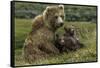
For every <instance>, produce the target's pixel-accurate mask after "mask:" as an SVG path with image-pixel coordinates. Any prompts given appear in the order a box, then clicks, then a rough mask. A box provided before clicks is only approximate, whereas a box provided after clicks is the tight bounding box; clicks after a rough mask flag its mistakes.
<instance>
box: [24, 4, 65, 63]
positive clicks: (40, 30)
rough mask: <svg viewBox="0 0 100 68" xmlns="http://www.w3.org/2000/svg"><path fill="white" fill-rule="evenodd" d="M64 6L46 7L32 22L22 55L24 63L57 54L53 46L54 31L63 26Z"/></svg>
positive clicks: (57, 51)
mask: <svg viewBox="0 0 100 68" xmlns="http://www.w3.org/2000/svg"><path fill="white" fill-rule="evenodd" d="M64 17H65V16H64V6H63V5H55V6H48V7H47V8H46V9H45V10H44V12H43V13H42V14H40V15H38V16H36V17H35V18H34V20H33V24H32V30H31V32H30V33H29V35H28V36H27V38H26V39H25V43H24V47H23V55H24V58H25V60H26V61H28V62H29V63H33V62H34V61H35V60H38V59H42V58H46V57H48V56H50V55H55V54H58V53H59V50H58V49H57V48H56V47H55V45H54V41H55V40H54V34H55V31H56V30H57V29H58V28H59V27H61V26H62V25H63V23H64V22H63V21H64Z"/></svg>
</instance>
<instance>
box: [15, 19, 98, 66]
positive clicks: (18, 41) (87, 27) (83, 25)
mask: <svg viewBox="0 0 100 68" xmlns="http://www.w3.org/2000/svg"><path fill="white" fill-rule="evenodd" d="M31 24H32V20H31V19H15V65H16V66H22V65H39V64H55V63H72V62H91V61H96V59H97V56H96V24H95V23H91V22H65V25H64V26H69V25H71V24H73V25H75V26H76V27H78V32H77V34H78V35H79V38H80V41H81V42H83V43H84V45H85V47H84V48H81V49H79V50H77V51H74V52H69V53H63V54H59V55H57V56H53V57H49V58H47V59H45V60H39V61H38V62H34V63H33V64H28V63H26V62H25V61H24V60H23V57H22V47H23V43H24V40H25V38H26V36H27V34H28V32H29V31H30V30H31ZM58 33H63V30H62V28H60V29H59V30H58Z"/></svg>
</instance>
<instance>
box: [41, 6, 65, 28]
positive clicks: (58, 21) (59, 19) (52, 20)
mask: <svg viewBox="0 0 100 68" xmlns="http://www.w3.org/2000/svg"><path fill="white" fill-rule="evenodd" d="M43 16H44V21H45V22H46V23H47V24H48V25H50V26H51V27H52V28H55V29H57V28H59V27H61V26H62V25H63V24H64V18H65V14H64V6H63V5H56V6H48V7H47V8H46V9H45V11H44V12H43Z"/></svg>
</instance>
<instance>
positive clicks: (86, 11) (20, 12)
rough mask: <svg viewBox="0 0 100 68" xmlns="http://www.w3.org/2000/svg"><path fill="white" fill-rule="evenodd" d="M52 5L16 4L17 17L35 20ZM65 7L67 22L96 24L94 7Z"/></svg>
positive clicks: (95, 9)
mask: <svg viewBox="0 0 100 68" xmlns="http://www.w3.org/2000/svg"><path fill="white" fill-rule="evenodd" d="M48 5H52V4H38V3H23V2H16V3H15V17H16V18H34V17H35V16H36V15H38V14H40V13H42V12H43V11H44V10H45V8H46V6H48ZM64 6H65V16H66V18H65V20H66V21H91V22H96V19H97V15H96V14H97V8H96V7H93V6H76V5H64Z"/></svg>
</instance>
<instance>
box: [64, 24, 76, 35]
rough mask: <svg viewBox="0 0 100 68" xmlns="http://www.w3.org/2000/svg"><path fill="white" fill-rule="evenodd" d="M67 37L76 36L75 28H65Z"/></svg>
mask: <svg viewBox="0 0 100 68" xmlns="http://www.w3.org/2000/svg"><path fill="white" fill-rule="evenodd" d="M64 30H65V35H67V36H74V35H75V27H74V26H73V25H71V26H70V27H64Z"/></svg>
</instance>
